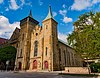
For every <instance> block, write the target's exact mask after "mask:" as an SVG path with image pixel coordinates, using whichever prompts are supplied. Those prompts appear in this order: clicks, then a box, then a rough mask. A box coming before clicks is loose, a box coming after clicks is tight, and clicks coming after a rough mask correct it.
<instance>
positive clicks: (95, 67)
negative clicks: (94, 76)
mask: <svg viewBox="0 0 100 78" xmlns="http://www.w3.org/2000/svg"><path fill="white" fill-rule="evenodd" d="M90 68H91V71H92V72H96V73H97V72H98V73H100V63H92V64H91V65H90Z"/></svg>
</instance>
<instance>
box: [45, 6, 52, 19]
mask: <svg viewBox="0 0 100 78" xmlns="http://www.w3.org/2000/svg"><path fill="white" fill-rule="evenodd" d="M50 18H53V15H52V10H51V6H50V5H49V12H48V15H47V17H46V18H45V19H44V20H47V19H50ZM53 19H54V18H53Z"/></svg>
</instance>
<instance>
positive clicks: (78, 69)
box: [65, 67, 89, 74]
mask: <svg viewBox="0 0 100 78" xmlns="http://www.w3.org/2000/svg"><path fill="white" fill-rule="evenodd" d="M65 73H74V74H88V73H89V70H88V68H87V67H65Z"/></svg>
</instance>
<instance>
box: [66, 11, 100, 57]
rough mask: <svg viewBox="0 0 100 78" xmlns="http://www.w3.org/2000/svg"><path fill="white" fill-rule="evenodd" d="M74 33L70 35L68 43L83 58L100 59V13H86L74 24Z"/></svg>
mask: <svg viewBox="0 0 100 78" xmlns="http://www.w3.org/2000/svg"><path fill="white" fill-rule="evenodd" d="M74 28H75V29H74V31H73V32H72V34H69V35H68V43H69V45H71V46H72V47H73V48H74V49H75V51H76V52H78V53H80V54H81V55H82V57H83V58H98V57H100V12H97V13H93V12H89V13H85V14H83V15H81V16H79V19H78V20H77V21H76V22H74Z"/></svg>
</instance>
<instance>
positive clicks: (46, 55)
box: [45, 47, 48, 56]
mask: <svg viewBox="0 0 100 78" xmlns="http://www.w3.org/2000/svg"><path fill="white" fill-rule="evenodd" d="M47 50H48V48H47V47H46V51H45V55H46V56H47Z"/></svg>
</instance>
